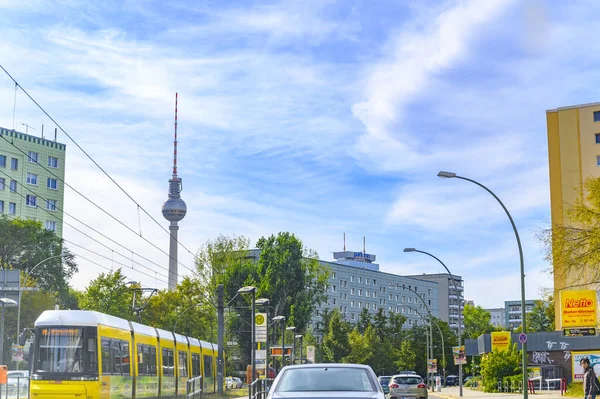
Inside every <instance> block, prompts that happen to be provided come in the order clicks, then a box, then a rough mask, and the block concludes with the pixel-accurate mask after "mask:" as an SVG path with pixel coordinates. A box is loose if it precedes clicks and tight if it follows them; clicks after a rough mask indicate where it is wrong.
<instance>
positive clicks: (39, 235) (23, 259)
mask: <svg viewBox="0 0 600 399" xmlns="http://www.w3.org/2000/svg"><path fill="white" fill-rule="evenodd" d="M61 254H62V255H63V256H62V257H59V256H58V255H61ZM52 257H55V258H52ZM48 258H52V259H48ZM46 259H48V260H46ZM42 261H43V263H41V264H40V262H42ZM36 266H37V267H36ZM0 267H2V268H8V269H19V270H21V271H23V272H24V273H25V274H26V275H27V276H29V277H28V278H30V279H33V280H35V281H37V287H38V288H41V289H43V290H47V291H50V292H58V293H59V294H60V295H65V294H66V293H67V291H68V286H69V285H68V282H69V279H70V278H71V277H72V276H73V274H75V273H76V272H77V264H76V263H75V256H74V255H73V254H71V253H70V252H69V250H68V249H67V248H66V247H65V246H64V245H63V242H62V240H61V239H60V238H59V237H57V236H56V234H55V233H54V232H52V231H49V230H47V229H45V228H44V227H43V226H42V224H41V222H37V221H34V220H23V219H9V218H8V217H6V216H0Z"/></svg>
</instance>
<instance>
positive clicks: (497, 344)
mask: <svg viewBox="0 0 600 399" xmlns="http://www.w3.org/2000/svg"><path fill="white" fill-rule="evenodd" d="M491 335H492V352H493V351H494V350H498V352H503V351H507V350H508V347H509V346H510V331H494V332H492V334H491Z"/></svg>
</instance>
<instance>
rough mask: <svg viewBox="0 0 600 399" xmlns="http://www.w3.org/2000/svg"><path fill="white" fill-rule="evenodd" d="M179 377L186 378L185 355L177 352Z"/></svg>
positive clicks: (186, 365)
mask: <svg viewBox="0 0 600 399" xmlns="http://www.w3.org/2000/svg"><path fill="white" fill-rule="evenodd" d="M179 376H180V377H187V376H188V364H187V353H186V352H182V351H179Z"/></svg>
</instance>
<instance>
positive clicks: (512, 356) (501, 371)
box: [480, 344, 523, 392]
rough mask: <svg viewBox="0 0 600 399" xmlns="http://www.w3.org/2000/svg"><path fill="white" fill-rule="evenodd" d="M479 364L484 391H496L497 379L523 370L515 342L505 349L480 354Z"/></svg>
mask: <svg viewBox="0 0 600 399" xmlns="http://www.w3.org/2000/svg"><path fill="white" fill-rule="evenodd" d="M480 366H481V376H482V378H483V390H484V392H497V390H498V380H501V379H502V378H504V377H508V376H513V375H515V374H520V373H521V370H523V368H522V367H521V351H519V350H517V344H512V345H510V346H509V348H508V350H506V351H502V352H499V351H498V350H495V351H493V352H490V353H487V354H485V355H483V356H482V358H481V365H480Z"/></svg>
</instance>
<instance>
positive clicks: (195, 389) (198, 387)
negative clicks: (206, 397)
mask: <svg viewBox="0 0 600 399" xmlns="http://www.w3.org/2000/svg"><path fill="white" fill-rule="evenodd" d="M186 385H187V393H186V394H185V397H186V399H200V398H202V376H201V375H200V376H198V377H195V378H192V379H189V380H187V383H186Z"/></svg>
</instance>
